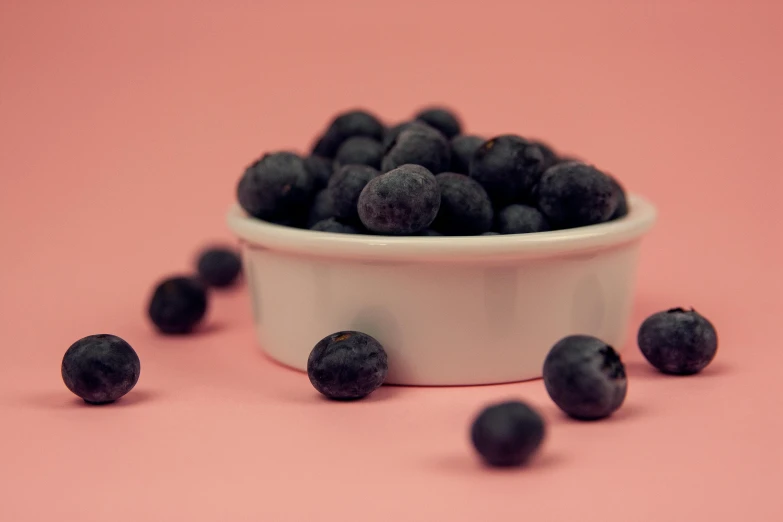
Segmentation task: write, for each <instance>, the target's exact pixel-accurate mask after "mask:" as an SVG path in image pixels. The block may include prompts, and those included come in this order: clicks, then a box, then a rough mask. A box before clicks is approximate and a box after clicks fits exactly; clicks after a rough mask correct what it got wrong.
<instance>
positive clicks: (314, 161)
mask: <svg viewBox="0 0 783 522" xmlns="http://www.w3.org/2000/svg"><path fill="white" fill-rule="evenodd" d="M304 166H305V169H306V170H307V173H308V174H310V177H311V178H312V179H313V188H314V189H315V190H322V189H323V188H325V187H326V184H327V183H329V178H330V177H331V176H332V161H331V160H330V159H329V158H324V157H322V156H307V157H306V158H305V159H304Z"/></svg>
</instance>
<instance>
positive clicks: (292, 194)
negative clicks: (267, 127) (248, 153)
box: [237, 152, 314, 223]
mask: <svg viewBox="0 0 783 522" xmlns="http://www.w3.org/2000/svg"><path fill="white" fill-rule="evenodd" d="M313 195H314V185H313V178H312V176H310V174H308V172H307V169H306V168H305V163H304V161H303V160H302V158H301V157H299V156H297V155H296V154H294V153H292V152H275V153H272V154H264V155H263V156H262V157H261V159H259V160H258V161H256V162H255V163H253V164H252V165H250V166H249V167H248V168H247V170H245V173H244V175H243V176H242V179H241V180H240V181H239V185H238V187H237V196H238V199H239V204H240V205H242V208H244V209H245V211H246V212H247V213H248V214H250V215H251V216H254V217H257V218H259V219H263V220H266V221H272V222H282V223H287V222H289V221H290V220H292V219H293V216H294V215H295V214H299V213H302V212H306V211H307V209H308V208H309V206H310V201H311V199H312V197H313ZM305 215H306V214H305Z"/></svg>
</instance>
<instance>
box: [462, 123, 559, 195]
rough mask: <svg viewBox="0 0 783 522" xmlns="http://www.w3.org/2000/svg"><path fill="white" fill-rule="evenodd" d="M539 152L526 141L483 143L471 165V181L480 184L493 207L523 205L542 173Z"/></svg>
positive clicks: (501, 138)
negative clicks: (512, 204) (513, 204)
mask: <svg viewBox="0 0 783 522" xmlns="http://www.w3.org/2000/svg"><path fill="white" fill-rule="evenodd" d="M543 165H544V157H543V155H542V154H541V150H540V149H539V148H538V147H536V146H535V145H531V144H530V142H528V141H527V140H525V139H523V138H521V137H519V136H513V135H508V134H507V135H503V136H498V137H496V138H492V139H491V140H489V141H487V142H484V144H483V145H481V146H480V147H479V148H478V150H476V153H475V154H474V155H473V159H472V160H471V162H470V177H472V178H473V179H475V180H476V181H478V182H479V183H481V185H482V186H483V187H484V189H485V190H486V191H487V194H489V197H490V199H492V202H493V203H494V204H495V206H496V207H504V206H506V205H508V204H511V203H517V202H520V201H526V200H528V199H529V198H530V194H531V191H532V190H533V187H534V186H535V185H536V184H537V183H538V180H539V179H540V178H541V174H542V173H543V171H544V169H543Z"/></svg>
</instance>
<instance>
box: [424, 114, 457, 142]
mask: <svg viewBox="0 0 783 522" xmlns="http://www.w3.org/2000/svg"><path fill="white" fill-rule="evenodd" d="M415 119H417V120H419V121H423V122H424V123H426V124H427V125H429V126H430V127H434V128H435V129H437V130H439V131H440V132H441V133H442V134H443V135H444V136H446V138H448V139H451V138H453V137H454V136H456V135H457V134H460V133H461V132H462V124H461V123H460V121H459V118H458V117H457V115H456V114H454V113H453V112H451V111H450V110H448V109H444V108H442V107H430V108H427V109H424V110H422V111H420V112H419V113H418V114H417V115H416V118H415Z"/></svg>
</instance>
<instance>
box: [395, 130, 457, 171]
mask: <svg viewBox="0 0 783 522" xmlns="http://www.w3.org/2000/svg"><path fill="white" fill-rule="evenodd" d="M450 163H451V147H450V145H449V142H448V140H447V139H446V137H445V136H444V135H443V134H441V133H440V132H439V131H437V130H435V129H433V128H432V127H430V126H429V125H426V124H424V123H420V122H413V123H411V124H409V125H408V126H407V127H406V128H405V129H404V130H403V131H402V132H400V134H399V135H398V136H397V138H396V139H395V140H394V141H393V142H392V143H391V144H390V145H389V147H388V148H387V149H386V154H385V155H384V157H383V161H382V162H381V170H383V171H384V172H388V171H390V170H393V169H396V168H397V167H400V166H402V165H407V164H414V165H421V166H422V167H424V168H426V169H427V170H429V171H430V172H433V173H435V174H439V173H441V172H445V171H446V170H448V168H449V165H450Z"/></svg>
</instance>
